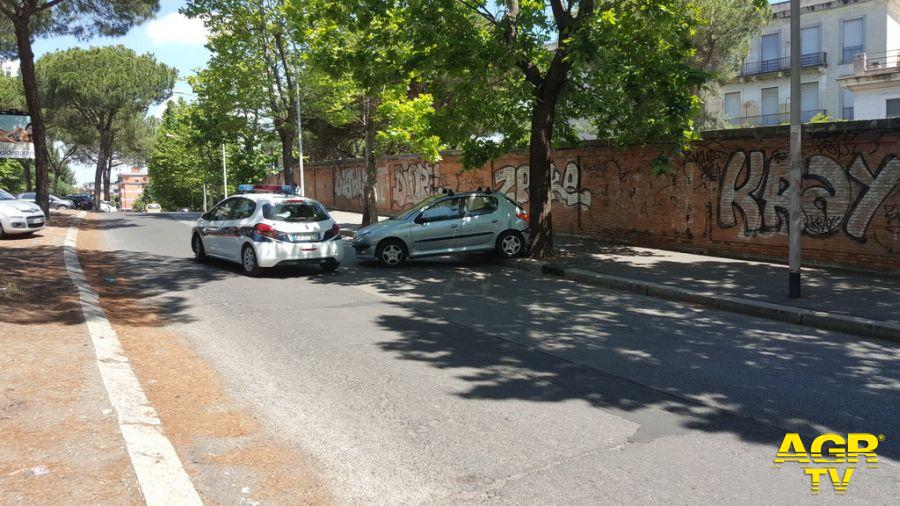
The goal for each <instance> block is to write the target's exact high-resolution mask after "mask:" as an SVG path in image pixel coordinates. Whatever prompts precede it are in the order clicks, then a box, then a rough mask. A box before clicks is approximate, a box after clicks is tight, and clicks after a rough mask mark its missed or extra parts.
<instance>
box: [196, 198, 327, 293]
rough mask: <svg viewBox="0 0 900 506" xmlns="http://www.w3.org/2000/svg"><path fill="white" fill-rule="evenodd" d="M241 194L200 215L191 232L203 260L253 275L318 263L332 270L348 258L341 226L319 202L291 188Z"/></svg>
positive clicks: (325, 268) (199, 259) (199, 258)
mask: <svg viewBox="0 0 900 506" xmlns="http://www.w3.org/2000/svg"><path fill="white" fill-rule="evenodd" d="M238 191H239V192H241V193H240V194H238V195H234V196H232V197H229V198H227V199H225V200H223V201H222V202H219V204H218V205H216V207H214V208H213V209H212V210H211V211H209V212H208V213H206V214H204V215H203V216H201V217H200V218H199V219H198V220H197V223H196V224H195V225H194V227H193V231H192V233H191V249H193V251H194V256H195V257H196V258H197V260H198V261H200V262H203V261H205V260H206V259H207V258H208V257H215V258H219V259H222V260H228V261H231V262H238V263H240V264H241V266H242V267H243V269H244V272H246V273H247V274H249V275H251V276H254V275H257V274H259V273H260V271H261V270H262V269H264V268H267V267H275V266H285V265H300V264H319V265H320V266H321V267H322V269H323V270H324V271H325V272H333V271H334V270H336V269H337V268H338V266H340V264H341V260H343V258H344V242H343V240H342V239H341V233H340V227H339V226H338V224H337V222H335V221H334V219H333V218H332V217H331V215H330V214H328V211H326V210H325V208H324V207H323V206H322V204H320V203H319V202H318V201H316V200H313V199H310V198H306V197H300V196H297V195H293V194H292V188H291V187H290V186H271V185H241V186H239V187H238Z"/></svg>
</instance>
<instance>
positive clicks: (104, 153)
mask: <svg viewBox="0 0 900 506" xmlns="http://www.w3.org/2000/svg"><path fill="white" fill-rule="evenodd" d="M99 133H100V149H99V150H98V153H97V168H96V169H95V170H94V210H95V211H99V210H100V201H101V200H102V199H101V198H100V197H102V196H103V194H102V191H103V184H104V176H105V175H106V165H107V160H108V158H109V152H110V149H111V148H112V135H111V133H110V131H109V130H101V131H100V132H99Z"/></svg>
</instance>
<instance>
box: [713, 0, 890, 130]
mask: <svg viewBox="0 0 900 506" xmlns="http://www.w3.org/2000/svg"><path fill="white" fill-rule="evenodd" d="M771 7H772V19H771V21H770V22H769V24H768V25H767V26H766V27H765V28H764V29H763V31H762V33H761V34H760V36H758V37H755V38H754V39H753V40H752V41H751V44H750V51H749V54H748V55H747V57H746V58H745V60H744V64H743V65H742V66H741V69H740V71H739V72H738V75H737V76H736V77H734V78H733V79H730V80H728V81H726V82H723V83H721V90H720V93H719V95H717V96H714V97H711V98H709V99H708V100H707V102H706V109H707V112H708V113H710V114H711V115H713V116H716V117H720V118H722V119H724V120H725V121H727V122H729V123H731V124H732V125H735V126H767V125H778V124H782V123H787V122H789V120H790V101H791V96H790V88H791V70H790V69H791V58H790V52H791V42H792V41H791V34H790V25H791V19H790V2H781V3H777V4H772V6H771ZM800 19H801V36H800V44H801V53H802V56H801V60H800V67H801V69H800V77H801V93H800V106H801V107H800V108H801V111H802V120H803V121H809V120H811V119H812V118H813V117H815V116H817V115H826V116H829V117H831V118H836V119H848V120H849V119H878V118H884V117H888V116H894V115H900V100H897V99H900V69H898V58H897V57H898V49H900V0H802V1H801V16H800Z"/></svg>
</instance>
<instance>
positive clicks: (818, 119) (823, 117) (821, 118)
mask: <svg viewBox="0 0 900 506" xmlns="http://www.w3.org/2000/svg"><path fill="white" fill-rule="evenodd" d="M834 121H843V120H837V119H835V118H832V117H831V116H829V115H827V114H825V113H824V112H820V113H818V114H816V115H815V116H813V117H812V118H809V122H810V123H832V122H834Z"/></svg>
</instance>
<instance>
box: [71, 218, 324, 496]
mask: <svg viewBox="0 0 900 506" xmlns="http://www.w3.org/2000/svg"><path fill="white" fill-rule="evenodd" d="M80 228H81V231H80V233H79V238H78V250H79V257H80V260H81V263H82V266H83V268H84V270H85V274H86V276H87V278H88V280H89V281H90V283H91V285H92V286H93V287H94V288H95V289H96V290H97V291H98V292H99V294H100V299H101V303H102V305H103V308H104V310H105V311H106V313H107V317H108V318H109V320H110V322H111V323H112V324H113V327H114V329H115V330H116V332H117V334H118V336H119V340H120V342H121V344H122V347H123V348H124V350H125V353H126V355H127V356H128V358H129V361H130V362H131V365H132V368H133V369H134V372H135V374H136V375H137V377H138V379H139V381H140V383H141V386H142V387H143V390H144V392H145V393H146V394H147V397H148V399H149V400H150V403H151V404H152V405H153V406H154V408H155V409H156V411H157V413H158V415H159V417H160V419H161V421H162V424H163V428H164V431H165V434H166V436H167V437H168V438H169V439H170V440H171V441H172V443H173V445H174V446H175V449H176V451H177V452H178V454H179V456H180V457H181V460H182V462H183V463H184V465H185V468H186V469H187V471H188V473H189V475H190V476H191V479H192V481H193V482H194V485H195V487H196V488H197V490H198V492H199V493H200V495H201V497H203V499H204V501H205V502H207V503H219V504H228V503H250V504H253V503H264V504H300V503H302V504H327V503H330V502H331V498H330V494H329V491H328V487H327V484H326V482H325V480H324V479H323V478H322V477H321V476H320V474H319V473H318V472H317V471H316V469H317V467H318V466H317V465H316V463H315V462H314V461H313V460H312V459H311V458H309V457H307V456H304V455H302V454H301V453H299V452H297V451H296V450H294V449H293V448H291V447H290V446H289V445H287V444H285V443H284V442H283V441H280V440H278V438H277V437H272V436H271V435H268V434H265V433H264V432H263V431H262V430H261V428H260V425H259V424H258V423H257V421H256V419H255V417H254V416H253V413H251V412H249V411H248V410H247V409H246V408H245V407H244V406H241V405H238V404H236V402H235V401H234V400H233V399H231V398H230V397H229V396H228V395H227V393H226V390H225V384H226V383H225V380H224V379H223V378H222V377H221V376H220V375H219V374H218V372H217V371H216V370H215V368H214V367H213V366H212V365H211V364H209V363H207V362H206V361H205V360H204V359H203V358H202V357H200V356H198V355H197V353H196V352H195V351H194V350H193V348H192V347H191V346H190V344H189V343H188V341H187V340H186V339H185V338H184V337H183V336H181V335H179V334H177V333H175V332H173V331H172V330H171V329H168V328H167V327H166V322H165V321H164V319H163V318H162V317H161V315H164V314H165V311H164V310H163V308H161V307H157V306H156V303H155V302H154V300H153V299H152V298H149V299H148V298H142V297H141V287H140V286H134V284H133V283H129V279H128V268H127V266H126V265H123V263H122V262H120V261H117V255H116V253H115V252H114V251H110V250H109V248H107V246H106V245H105V243H104V241H103V237H102V224H100V223H99V219H97V217H95V216H89V217H88V221H86V222H85V223H83V224H82V226H81V227H80Z"/></svg>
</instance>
